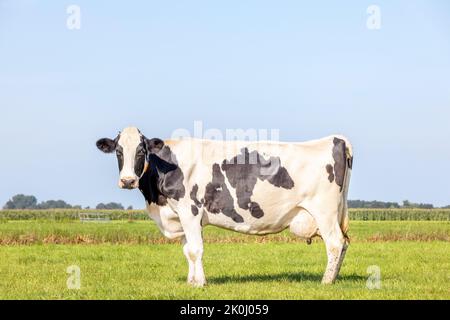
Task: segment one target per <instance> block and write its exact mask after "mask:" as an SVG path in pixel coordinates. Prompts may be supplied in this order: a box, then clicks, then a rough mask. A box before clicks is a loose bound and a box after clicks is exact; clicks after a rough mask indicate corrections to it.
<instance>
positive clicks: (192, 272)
mask: <svg viewBox="0 0 450 320" xmlns="http://www.w3.org/2000/svg"><path fill="white" fill-rule="evenodd" d="M181 216H182V215H180V221H181V224H182V225H183V230H184V235H185V236H184V238H183V253H184V255H185V256H186V259H187V260H188V264H189V274H188V283H190V284H192V285H193V286H195V287H203V286H204V285H205V284H206V278H205V273H204V271H203V262H202V258H203V239H202V226H201V218H199V217H198V216H192V217H189V216H188V217H184V218H182V217H181Z"/></svg>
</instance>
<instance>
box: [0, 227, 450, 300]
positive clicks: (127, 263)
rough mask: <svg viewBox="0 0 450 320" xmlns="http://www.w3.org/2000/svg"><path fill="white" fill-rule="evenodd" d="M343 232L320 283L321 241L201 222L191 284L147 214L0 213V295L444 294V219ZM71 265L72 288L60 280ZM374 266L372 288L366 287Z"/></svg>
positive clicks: (447, 295)
mask: <svg viewBox="0 0 450 320" xmlns="http://www.w3.org/2000/svg"><path fill="white" fill-rule="evenodd" d="M350 236H351V239H352V243H351V245H350V248H349V250H348V253H347V257H346V260H345V262H344V265H343V268H342V271H341V276H340V278H339V280H338V281H337V283H336V284H335V285H334V286H323V285H321V284H320V280H321V277H322V274H323V271H324V269H325V263H326V255H325V248H324V245H323V243H322V241H321V240H318V241H315V242H314V243H313V244H312V245H311V246H308V245H306V244H305V243H304V242H302V241H300V240H298V239H296V238H294V237H292V236H291V235H290V234H289V233H287V232H283V233H281V234H277V235H272V236H267V237H256V236H245V235H240V234H237V233H233V232H230V231H225V230H220V229H217V228H214V227H207V228H205V233H204V237H205V242H206V244H205V255H204V263H205V271H206V276H207V279H208V286H207V287H205V288H202V289H196V288H191V287H189V286H188V285H187V284H186V283H185V279H186V275H187V263H186V261H185V258H184V256H183V254H182V251H181V246H180V245H179V244H178V243H177V242H176V241H175V242H169V241H166V240H164V239H163V238H162V237H161V235H160V234H159V231H158V230H157V229H156V227H155V226H154V224H153V223H152V222H150V221H139V222H127V221H113V222H110V223H102V224H100V223H80V222H78V221H48V220H30V221H3V222H2V223H0V244H1V245H0V257H1V259H0V275H1V277H0V299H17V298H18V299H80V298H81V299H450V246H449V241H450V222H448V221H352V222H351V232H350ZM71 265H77V266H79V267H80V270H81V289H80V290H69V289H68V288H67V285H66V281H67V279H68V277H69V274H67V273H66V270H67V267H68V266H71ZM373 265H375V266H378V267H379V268H380V271H381V289H376V290H370V289H368V288H367V285H366V284H367V280H368V277H369V274H368V272H367V269H368V267H370V266H373Z"/></svg>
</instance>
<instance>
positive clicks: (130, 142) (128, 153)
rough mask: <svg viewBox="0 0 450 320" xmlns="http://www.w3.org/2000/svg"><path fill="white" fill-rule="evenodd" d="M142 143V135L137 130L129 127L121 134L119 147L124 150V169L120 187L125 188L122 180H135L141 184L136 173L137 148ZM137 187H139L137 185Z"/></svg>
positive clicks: (121, 174) (121, 172)
mask: <svg viewBox="0 0 450 320" xmlns="http://www.w3.org/2000/svg"><path fill="white" fill-rule="evenodd" d="M140 143H141V133H140V132H139V130H138V129H137V128H134V127H129V128H126V129H124V130H123V131H122V132H121V133H120V139H119V141H118V145H119V146H120V147H122V149H123V168H122V170H121V171H120V178H119V187H121V188H122V187H123V183H122V180H131V179H133V180H135V181H136V184H137V183H139V178H140V177H138V176H137V175H136V172H135V171H134V165H135V163H134V162H135V159H136V148H137V147H138V145H139V144H140ZM136 187H137V185H136Z"/></svg>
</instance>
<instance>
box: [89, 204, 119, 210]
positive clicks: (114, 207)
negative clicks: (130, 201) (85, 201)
mask: <svg viewBox="0 0 450 320" xmlns="http://www.w3.org/2000/svg"><path fill="white" fill-rule="evenodd" d="M96 209H97V210H124V207H123V206H122V204H120V203H116V202H110V203H106V204H105V203H99V204H98V205H97V206H96Z"/></svg>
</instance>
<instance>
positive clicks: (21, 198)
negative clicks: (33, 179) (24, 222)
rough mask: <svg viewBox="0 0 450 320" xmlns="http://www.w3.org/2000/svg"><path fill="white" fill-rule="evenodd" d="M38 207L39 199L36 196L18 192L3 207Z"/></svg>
mask: <svg viewBox="0 0 450 320" xmlns="http://www.w3.org/2000/svg"><path fill="white" fill-rule="evenodd" d="M36 207H37V199H36V197H35V196H27V195H24V194H17V195H15V196H13V197H12V198H11V199H10V200H9V201H8V202H6V204H5V205H4V207H3V209H36Z"/></svg>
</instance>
